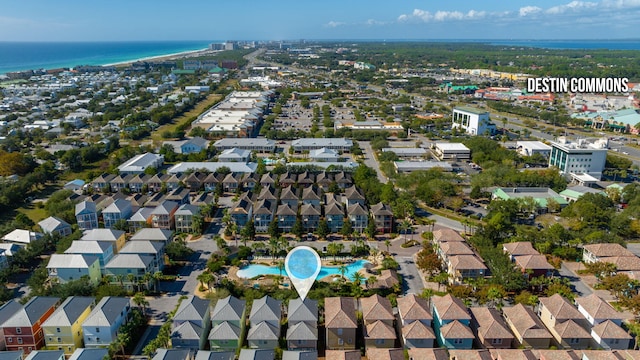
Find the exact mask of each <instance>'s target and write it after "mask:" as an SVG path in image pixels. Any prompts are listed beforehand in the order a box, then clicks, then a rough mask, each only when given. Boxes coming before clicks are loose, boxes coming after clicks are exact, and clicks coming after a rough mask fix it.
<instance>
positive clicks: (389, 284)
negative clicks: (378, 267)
mask: <svg viewBox="0 0 640 360" xmlns="http://www.w3.org/2000/svg"><path fill="white" fill-rule="evenodd" d="M399 283H400V280H398V274H397V273H396V271H395V270H392V269H387V270H382V271H381V272H380V276H378V280H377V281H376V283H375V284H374V285H373V288H387V289H391V288H393V287H394V285H396V284H399Z"/></svg>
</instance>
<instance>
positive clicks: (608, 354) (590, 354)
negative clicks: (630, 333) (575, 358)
mask: <svg viewBox="0 0 640 360" xmlns="http://www.w3.org/2000/svg"><path fill="white" fill-rule="evenodd" d="M574 351H575V352H577V353H578V355H582V356H581V359H583V360H620V359H621V357H619V356H618V355H617V354H616V353H615V352H613V351H606V350H574Z"/></svg>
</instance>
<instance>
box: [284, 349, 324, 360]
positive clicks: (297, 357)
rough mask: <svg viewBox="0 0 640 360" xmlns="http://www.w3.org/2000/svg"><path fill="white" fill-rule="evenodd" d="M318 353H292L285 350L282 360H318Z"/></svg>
mask: <svg viewBox="0 0 640 360" xmlns="http://www.w3.org/2000/svg"><path fill="white" fill-rule="evenodd" d="M317 359H318V352H317V351H292V350H285V351H284V352H283V353H282V360H317Z"/></svg>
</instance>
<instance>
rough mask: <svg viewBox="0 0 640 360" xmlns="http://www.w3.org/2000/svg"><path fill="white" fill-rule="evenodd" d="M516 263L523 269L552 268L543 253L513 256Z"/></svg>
mask: <svg viewBox="0 0 640 360" xmlns="http://www.w3.org/2000/svg"><path fill="white" fill-rule="evenodd" d="M515 262H516V264H517V265H518V266H519V267H520V268H522V269H524V270H553V269H554V267H553V265H551V264H549V262H548V261H547V257H546V256H544V255H540V254H538V255H521V256H516V257H515Z"/></svg>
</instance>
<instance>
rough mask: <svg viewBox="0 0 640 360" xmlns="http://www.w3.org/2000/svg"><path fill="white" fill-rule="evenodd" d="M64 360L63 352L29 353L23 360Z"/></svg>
mask: <svg viewBox="0 0 640 360" xmlns="http://www.w3.org/2000/svg"><path fill="white" fill-rule="evenodd" d="M61 357H62V358H63V359H64V351H62V350H36V351H34V352H32V353H30V354H29V355H28V356H27V357H26V358H25V360H58V359H60V358H61Z"/></svg>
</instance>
